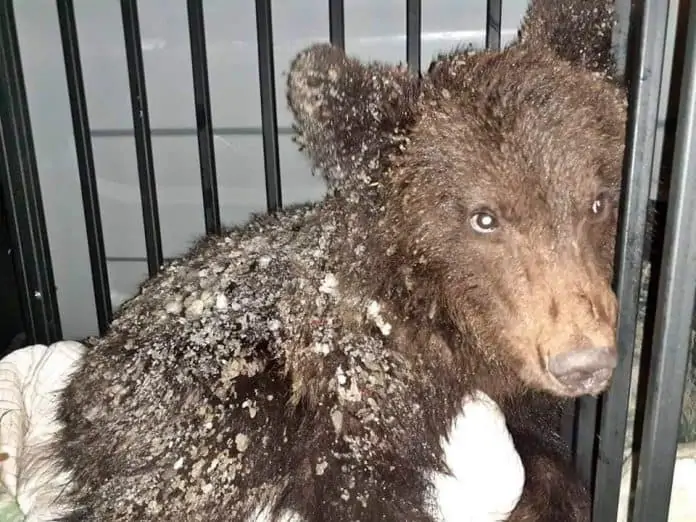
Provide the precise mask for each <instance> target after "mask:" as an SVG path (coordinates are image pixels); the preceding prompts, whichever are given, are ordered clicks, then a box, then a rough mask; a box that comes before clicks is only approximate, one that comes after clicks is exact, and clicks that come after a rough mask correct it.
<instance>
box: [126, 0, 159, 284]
mask: <svg viewBox="0 0 696 522" xmlns="http://www.w3.org/2000/svg"><path fill="white" fill-rule="evenodd" d="M121 16H122V17H123V37H124V41H125V46H126V61H127V64H128V81H129V85H130V96H131V106H132V109H133V133H134V135H135V152H136V156H137V159H138V178H139V180H140V199H141V204H142V207H143V226H144V229H145V251H146V252H147V269H148V273H149V275H150V276H153V275H155V274H156V273H157V272H159V270H160V268H161V266H162V232H161V229H160V221H159V210H158V208H157V188H156V182H155V169H154V163H153V159H152V143H151V135H150V116H149V113H148V108H147V93H146V90H147V89H146V87H145V66H144V64H143V51H142V43H141V41H140V25H139V23H138V6H137V0H121Z"/></svg>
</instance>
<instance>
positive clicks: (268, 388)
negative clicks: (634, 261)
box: [59, 0, 625, 522]
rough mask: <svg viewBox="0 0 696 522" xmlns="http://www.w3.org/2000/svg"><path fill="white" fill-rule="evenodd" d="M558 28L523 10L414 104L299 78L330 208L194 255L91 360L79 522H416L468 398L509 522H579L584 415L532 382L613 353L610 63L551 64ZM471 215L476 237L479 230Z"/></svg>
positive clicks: (339, 62)
mask: <svg viewBox="0 0 696 522" xmlns="http://www.w3.org/2000/svg"><path fill="white" fill-rule="evenodd" d="M571 3H572V2H571V1H570V0H565V1H561V2H556V1H555V0H534V1H533V3H532V6H531V8H530V11H529V13H530V14H529V18H528V19H527V20H526V22H525V24H524V26H523V28H527V29H526V30H528V31H529V33H528V34H527V33H525V32H524V31H523V34H522V38H521V40H520V42H518V43H516V44H515V45H513V46H511V47H510V48H508V49H506V50H504V51H502V52H500V53H492V52H481V53H469V52H465V51H460V50H458V51H454V52H451V53H448V54H444V55H442V56H440V57H438V58H437V59H436V60H435V61H434V63H433V64H432V66H431V67H430V70H429V73H428V75H426V76H425V77H424V78H422V79H421V78H418V77H414V76H411V75H410V74H409V73H408V72H407V70H406V69H405V68H403V67H392V66H388V65H385V64H377V63H369V64H364V63H361V62H359V61H358V60H356V59H353V58H349V57H347V56H346V55H345V54H344V53H343V52H342V51H340V50H338V49H336V48H333V47H331V46H328V45H315V46H312V47H310V48H309V49H307V50H305V51H303V52H302V53H300V54H299V55H298V57H297V58H296V59H295V60H294V61H293V63H292V65H291V68H290V72H289V75H288V101H289V105H290V108H291V110H292V112H293V114H294V116H295V120H296V129H297V133H298V137H297V140H298V142H299V143H300V145H301V146H302V147H303V148H304V149H305V150H306V151H307V153H308V156H309V157H310V158H311V159H312V161H313V164H314V166H315V167H316V168H318V169H320V170H321V171H322V172H323V174H324V176H325V178H326V180H327V181H328V184H329V187H330V189H331V192H330V195H329V196H328V198H327V199H326V200H325V201H323V202H322V203H320V204H317V205H307V206H303V207H297V208H293V209H286V210H285V211H283V212H281V213H279V214H277V215H275V216H267V217H256V218H254V219H252V220H251V221H250V222H249V223H247V224H245V225H244V226H243V227H239V228H237V229H233V230H230V231H228V232H227V233H226V234H225V235H224V236H223V237H216V238H209V239H206V240H205V241H203V242H201V244H199V245H198V246H197V247H196V248H195V249H194V250H192V252H190V253H189V254H187V256H185V257H184V258H183V259H182V260H180V261H177V262H175V263H174V264H172V265H171V266H170V267H168V268H167V269H166V270H165V271H164V273H163V274H161V275H160V276H158V277H156V278H154V279H153V280H151V281H149V282H148V283H147V284H146V285H144V287H143V290H142V292H141V294H140V295H138V296H137V297H135V298H134V299H133V300H131V301H130V302H129V303H127V304H126V305H125V306H124V308H123V309H122V310H121V311H120V313H119V317H118V319H117V321H116V322H115V323H114V325H113V326H112V328H111V329H110V331H109V333H107V335H105V336H104V337H103V338H101V339H99V340H95V341H94V347H93V348H92V349H91V350H90V351H89V353H88V355H87V356H86V357H85V361H84V363H83V366H82V368H81V369H80V370H78V372H77V373H76V374H75V376H74V377H73V381H72V383H71V384H70V386H69V387H68V389H67V390H66V393H65V395H64V398H63V402H62V406H61V408H62V409H61V415H62V418H63V420H64V421H65V422H66V428H65V430H64V432H63V433H62V438H61V443H60V445H59V451H60V453H61V456H62V458H63V461H64V462H65V465H66V468H69V469H71V470H72V471H73V473H74V476H75V489H74V491H73V492H72V493H71V496H70V502H71V503H72V505H73V506H74V507H75V509H76V511H75V513H76V514H75V516H74V519H75V520H78V519H79V520H99V521H103V522H107V521H110V520H114V521H115V520H122V519H124V517H125V519H129V518H130V519H138V520H173V519H177V520H209V521H218V520H219V521H223V520H244V519H245V517H246V516H248V515H249V514H250V513H251V512H252V510H253V508H254V506H256V505H258V504H260V503H263V502H267V504H268V506H269V507H270V509H271V513H272V514H273V515H274V516H277V515H279V514H281V513H282V512H283V511H284V510H286V509H291V510H293V511H294V512H296V513H298V514H300V515H301V516H302V517H303V518H304V520H306V521H307V522H320V521H324V520H331V521H336V522H343V521H346V522H347V521H352V520H361V521H365V522H369V521H375V522H376V521H396V520H408V521H427V522H431V521H432V520H433V516H432V513H431V512H430V511H429V510H428V508H427V505H428V502H429V501H431V500H432V491H431V486H432V485H431V484H430V482H429V479H428V478H427V477H428V474H429V473H432V472H446V471H447V469H446V466H445V463H444V462H443V449H442V446H441V440H442V439H443V437H446V436H447V433H448V431H449V429H450V425H451V421H452V419H453V418H454V417H455V416H456V415H457V414H458V412H459V411H460V410H461V404H462V400H463V398H464V397H465V396H466V395H467V394H468V393H470V392H472V391H473V390H475V389H480V390H482V391H484V392H486V393H488V394H489V395H490V396H492V397H493V398H494V399H496V400H497V401H498V402H499V404H500V405H501V407H502V408H503V410H504V412H505V414H506V418H507V422H508V427H509V430H510V432H511V434H512V436H513V440H514V442H515V445H516V447H517V450H518V452H519V453H520V455H521V457H522V461H523V464H524V466H525V471H526V483H525V491H524V494H523V496H522V499H521V501H520V503H519V504H518V506H517V508H516V509H515V511H514V512H513V514H512V515H511V520H513V521H544V522H580V521H583V522H585V521H587V520H589V497H588V495H587V492H586V491H585V490H584V488H583V486H582V485H581V484H580V483H579V482H578V481H577V479H576V478H575V476H574V474H573V471H572V469H571V467H570V464H569V461H568V457H569V454H568V449H567V447H566V446H565V444H564V443H563V441H562V440H561V438H560V437H559V435H558V421H559V412H560V408H561V407H562V405H563V404H564V400H563V399H561V398H559V397H570V396H575V395H578V394H580V393H583V392H586V391H588V390H586V389H580V388H572V387H564V386H562V385H561V384H560V382H559V381H558V380H557V379H555V378H554V377H553V376H552V375H551V374H550V372H549V367H548V364H549V359H550V358H551V357H553V356H554V355H559V354H566V353H572V352H574V351H576V350H580V349H583V348H587V347H592V346H597V347H604V348H606V349H607V350H609V351H613V350H615V345H614V334H615V332H614V330H615V316H616V299H615V296H614V294H613V293H612V291H611V287H610V282H611V277H612V259H613V242H614V234H615V229H616V218H617V199H618V195H619V194H618V193H619V178H620V172H621V160H622V153H623V141H624V119H625V97H624V93H623V92H622V91H621V90H620V89H619V88H618V87H616V85H615V83H614V82H613V81H612V80H611V79H610V78H608V76H606V75H602V74H597V72H596V69H597V67H590V69H595V70H594V71H593V70H588V68H587V67H586V64H588V63H589V64H594V63H599V61H602V60H606V56H607V55H606V54H603V53H605V52H607V50H606V49H604V48H603V47H601V48H599V47H595V46H589V47H583V48H584V49H585V51H584V54H583V53H579V51H577V47H578V46H582V45H583V43H582V42H578V43H574V44H573V43H571V44H570V45H569V49H567V50H565V51H564V53H563V54H562V55H561V54H559V51H558V48H557V45H555V44H554V42H556V43H558V41H559V39H558V38H557V36H558V35H557V33H555V32H553V31H550V29H549V27H550V26H549V25H548V23H547V22H545V21H544V20H551V21H553V20H555V21H556V22H559V20H562V19H563V16H564V15H563V13H564V12H565V11H563V9H565V8H566V7H567V6H568V5H570V4H571ZM591 3H593V4H595V5H597V6H604V5H605V4H604V0H594V2H589V1H586V0H578V2H576V4H577V5H580V4H582V6H583V10H582V11H581V12H582V13H585V15H584V16H589V15H588V13H590V14H593V13H595V11H593V10H590V11H587V10H586V9H584V8H586V7H588V6H589V5H590V4H591ZM554 6H556V8H557V9H558V10H556V9H554ZM601 12H602V13H605V14H606V13H607V11H606V10H604V11H601ZM538 16H543V17H545V18H544V20H541V19H536V18H535V17H538ZM592 16H594V14H593V15H592ZM593 20H594V18H593V19H592V20H591V21H590V22H588V24H585V25H582V27H586V28H592V27H595V25H596V23H595V21H593ZM610 22H611V20H610V18H608V19H607V23H610ZM543 27H546V29H544V30H541V29H539V28H543ZM564 27H565V26H564ZM588 30H589V29H588ZM544 35H546V37H545V36H544ZM602 42H604V40H602ZM573 49H575V50H573ZM604 63H606V62H604ZM598 198H600V201H601V206H596V204H595V202H596V201H597V200H598ZM593 205H594V208H595V210H598V211H597V212H595V213H593V212H592V211H591V210H592V208H593ZM481 211H485V212H488V213H491V214H493V215H495V217H496V219H497V220H498V228H497V229H496V230H495V232H492V233H490V234H483V233H480V232H475V231H474V230H473V228H472V223H474V222H472V219H475V217H476V214H477V213H478V212H481ZM334 276H335V277H334ZM332 278H333V279H332ZM216 299H217V301H216ZM221 299H222V302H223V304H224V306H218V305H217V302H218V301H220V300H221ZM227 302H230V303H235V304H236V306H235V307H228V306H227V304H226V303H227ZM213 303H215V304H214V305H213ZM604 386H606V383H605V382H598V383H595V384H594V385H593V386H592V387H591V388H590V389H589V391H590V392H591V393H598V392H599V391H601V389H602V388H603V387H604ZM250 405H251V406H250ZM250 408H253V415H250V414H249V413H247V412H248V411H250ZM240 435H242V437H241V439H240V438H239V437H240ZM240 441H241V446H240ZM245 442H248V445H246V444H245ZM317 466H319V467H317Z"/></svg>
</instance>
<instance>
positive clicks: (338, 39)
mask: <svg viewBox="0 0 696 522" xmlns="http://www.w3.org/2000/svg"><path fill="white" fill-rule="evenodd" d="M344 14H345V8H344V6H343V0H329V40H330V41H331V44H332V45H335V46H336V47H340V48H341V49H345V48H346V23H345V16H344Z"/></svg>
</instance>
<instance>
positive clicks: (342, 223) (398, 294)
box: [325, 182, 524, 407]
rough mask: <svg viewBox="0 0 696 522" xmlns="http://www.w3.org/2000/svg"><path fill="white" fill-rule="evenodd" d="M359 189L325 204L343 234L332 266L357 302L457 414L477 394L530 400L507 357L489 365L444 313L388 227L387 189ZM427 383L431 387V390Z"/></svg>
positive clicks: (434, 290)
mask: <svg viewBox="0 0 696 522" xmlns="http://www.w3.org/2000/svg"><path fill="white" fill-rule="evenodd" d="M360 183H361V185H358V186H349V187H347V188H345V189H344V190H343V191H341V192H340V193H336V194H334V195H333V196H330V197H329V198H328V199H327V201H326V203H325V205H326V207H325V208H326V211H327V216H333V218H334V219H336V216H338V219H336V223H338V224H339V225H338V226H339V229H340V230H338V234H337V240H336V241H335V242H334V244H333V247H332V248H333V252H332V253H331V259H334V260H337V261H336V262H337V266H336V268H335V270H336V273H339V274H341V286H342V287H344V290H346V291H347V293H348V294H350V295H351V296H352V299H351V302H353V303H360V306H363V307H364V308H366V307H367V306H369V304H370V303H376V304H378V305H379V310H380V314H381V316H382V319H383V320H384V321H385V322H387V323H388V324H389V326H390V331H389V334H388V335H386V336H385V345H386V346H387V347H388V348H389V349H391V350H394V351H398V352H399V353H400V354H402V355H404V356H406V357H407V358H408V359H409V360H411V362H412V363H413V364H414V365H415V366H416V367H419V368H421V370H422V371H423V375H424V376H438V377H437V378H438V381H439V383H440V388H441V390H440V392H441V393H438V395H441V396H442V399H443V400H444V401H445V402H446V403H450V404H451V406H452V407H455V404H454V403H456V402H457V401H459V400H461V399H463V398H464V396H466V395H467V394H469V393H471V392H472V391H473V390H476V389H478V390H482V391H484V392H486V393H487V394H488V395H489V396H491V397H492V398H493V399H494V400H505V399H506V398H507V397H509V396H511V395H517V394H520V393H524V387H523V386H522V384H521V382H520V381H519V379H518V377H517V375H516V373H515V372H514V371H513V370H512V369H511V368H509V367H508V366H506V365H505V364H504V363H503V362H502V361H501V360H500V358H497V359H494V360H491V359H486V358H484V356H483V354H485V353H491V351H490V350H482V349H481V348H480V347H478V346H477V345H476V340H475V339H468V338H466V339H465V337H464V336H463V335H462V333H461V332H460V331H459V330H458V328H457V327H456V325H455V324H454V323H453V321H452V320H451V319H450V317H449V316H448V314H447V313H446V311H445V310H444V309H443V308H442V307H441V306H439V298H438V295H439V290H438V288H439V287H438V284H437V281H434V280H433V278H432V274H431V275H429V274H428V273H425V272H423V271H422V270H421V271H420V273H419V272H418V271H417V270H416V269H414V265H415V264H414V263H410V262H409V259H408V256H407V255H405V253H403V252H400V250H399V247H398V245H397V244H396V238H394V237H392V236H391V235H390V234H391V233H390V232H389V230H390V228H389V227H388V226H387V224H386V223H385V222H384V208H385V198H384V195H383V188H382V187H381V186H380V184H379V183H376V182H372V183H368V182H360ZM362 312H365V310H362ZM365 315H367V314H365ZM366 320H367V321H369V320H370V318H369V317H366ZM376 326H378V327H379V325H376ZM382 335H384V332H382ZM423 384H424V386H427V387H429V388H431V384H430V383H423ZM430 393H433V391H432V390H431V391H430ZM453 401H454V402H453Z"/></svg>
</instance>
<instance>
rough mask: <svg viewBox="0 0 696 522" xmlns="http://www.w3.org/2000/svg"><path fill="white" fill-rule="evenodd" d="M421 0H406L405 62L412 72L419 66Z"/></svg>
mask: <svg viewBox="0 0 696 522" xmlns="http://www.w3.org/2000/svg"><path fill="white" fill-rule="evenodd" d="M421 10H422V8H421V0H406V62H407V63H408V69H409V70H410V71H411V73H413V74H419V73H420V67H421V20H422V16H421Z"/></svg>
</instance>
